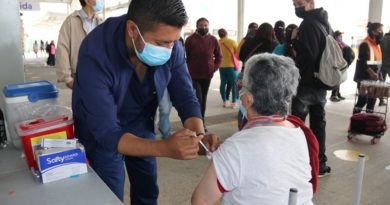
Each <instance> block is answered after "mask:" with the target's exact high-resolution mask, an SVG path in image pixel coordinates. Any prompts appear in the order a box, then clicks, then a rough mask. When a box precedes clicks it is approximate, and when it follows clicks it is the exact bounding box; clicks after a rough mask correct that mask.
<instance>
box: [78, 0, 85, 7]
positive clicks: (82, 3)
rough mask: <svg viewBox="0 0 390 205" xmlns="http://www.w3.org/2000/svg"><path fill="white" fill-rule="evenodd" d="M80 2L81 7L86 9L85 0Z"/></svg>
mask: <svg viewBox="0 0 390 205" xmlns="http://www.w3.org/2000/svg"><path fill="white" fill-rule="evenodd" d="M79 1H80V4H81V7H84V6H85V5H87V3H85V0H79Z"/></svg>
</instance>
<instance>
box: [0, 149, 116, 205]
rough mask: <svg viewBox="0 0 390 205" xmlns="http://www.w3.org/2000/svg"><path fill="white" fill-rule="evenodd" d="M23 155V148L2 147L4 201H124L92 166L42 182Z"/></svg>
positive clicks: (103, 204) (15, 204)
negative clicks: (84, 171) (78, 173)
mask: <svg viewBox="0 0 390 205" xmlns="http://www.w3.org/2000/svg"><path fill="white" fill-rule="evenodd" d="M20 156H21V151H20V150H15V149H14V148H12V147H7V148H5V149H2V148H0V204H1V205H24V204H28V205H46V204H50V205H51V204H53V205H62V204H63V205H69V204H75V205H78V204H80V205H81V204H93V205H108V204H112V205H119V204H122V202H121V201H120V200H119V199H118V198H117V197H116V196H115V195H114V193H113V192H111V190H110V189H109V188H108V187H107V185H106V184H105V183H104V182H103V181H102V180H101V179H100V178H99V176H97V174H96V173H95V172H94V171H93V169H91V168H88V173H87V174H83V175H80V176H79V177H75V178H68V179H63V180H59V181H55V182H50V183H47V184H42V183H40V182H39V181H37V180H36V179H34V177H33V176H32V174H31V172H30V171H29V170H28V168H27V164H26V162H25V159H24V158H21V157H20Z"/></svg>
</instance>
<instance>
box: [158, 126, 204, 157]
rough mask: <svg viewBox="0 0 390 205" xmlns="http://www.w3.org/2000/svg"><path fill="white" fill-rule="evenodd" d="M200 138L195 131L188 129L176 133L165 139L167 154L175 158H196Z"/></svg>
mask: <svg viewBox="0 0 390 205" xmlns="http://www.w3.org/2000/svg"><path fill="white" fill-rule="evenodd" d="M200 139H201V138H198V137H196V133H195V132H193V131H191V130H188V129H183V130H180V131H178V132H176V133H174V134H173V135H172V136H170V137H169V138H168V139H166V140H164V145H165V146H166V151H167V156H168V157H170V158H173V159H185V160H188V159H195V158H196V157H197V156H198V151H199V140H200Z"/></svg>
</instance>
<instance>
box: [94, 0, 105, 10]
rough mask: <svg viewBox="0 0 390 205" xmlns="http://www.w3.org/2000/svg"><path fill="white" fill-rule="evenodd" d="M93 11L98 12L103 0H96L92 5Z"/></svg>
mask: <svg viewBox="0 0 390 205" xmlns="http://www.w3.org/2000/svg"><path fill="white" fill-rule="evenodd" d="M92 8H93V10H94V11H95V12H100V11H102V10H103V8H104V0H96V4H95V5H94V6H93V7H92Z"/></svg>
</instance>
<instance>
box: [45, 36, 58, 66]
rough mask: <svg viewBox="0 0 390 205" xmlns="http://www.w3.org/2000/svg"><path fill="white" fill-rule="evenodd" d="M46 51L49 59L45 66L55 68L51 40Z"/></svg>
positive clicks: (53, 45) (54, 47) (53, 46)
mask: <svg viewBox="0 0 390 205" xmlns="http://www.w3.org/2000/svg"><path fill="white" fill-rule="evenodd" d="M46 50H47V51H48V54H49V57H48V58H47V62H46V63H47V65H48V66H55V65H56V45H55V44H54V41H53V40H52V41H51V42H50V44H49V45H48V46H47V48H46Z"/></svg>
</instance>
